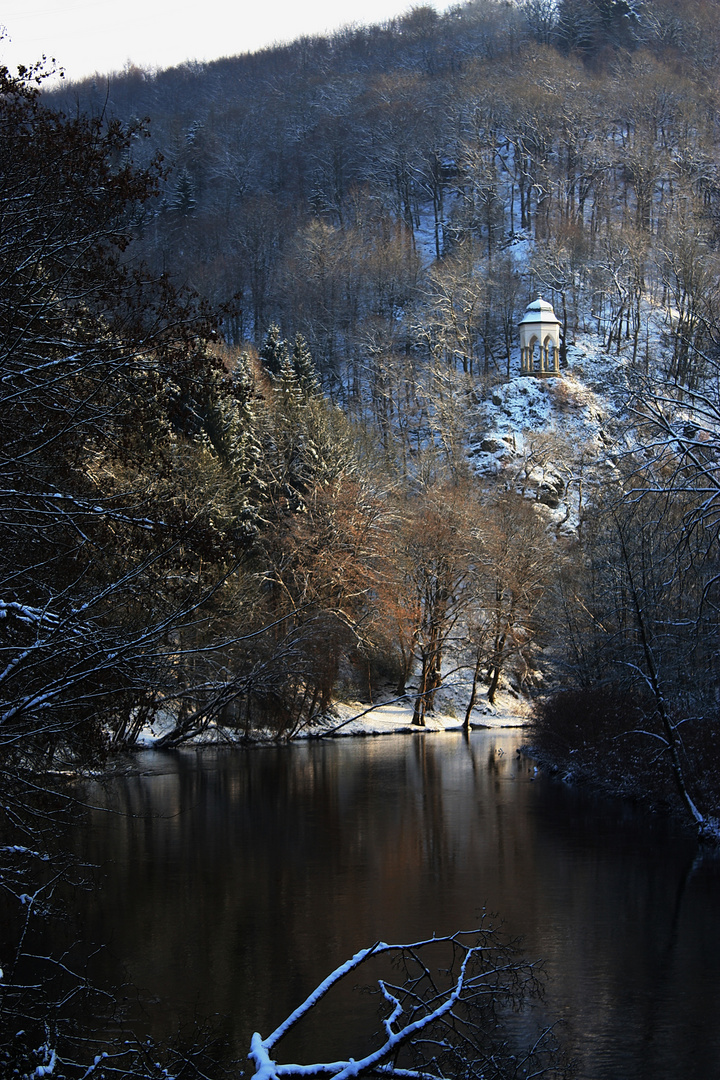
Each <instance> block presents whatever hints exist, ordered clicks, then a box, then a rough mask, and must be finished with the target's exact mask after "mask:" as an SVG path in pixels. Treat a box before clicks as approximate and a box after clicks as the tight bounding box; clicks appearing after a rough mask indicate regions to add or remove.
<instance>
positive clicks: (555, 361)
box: [519, 296, 560, 378]
mask: <svg viewBox="0 0 720 1080" xmlns="http://www.w3.org/2000/svg"><path fill="white" fill-rule="evenodd" d="M519 329H520V370H521V373H522V374H523V375H535V376H536V377H538V378H547V377H549V376H553V375H559V374H560V323H559V321H558V319H557V318H556V317H555V312H554V311H553V306H552V304H548V302H547V300H543V298H542V297H541V296H538V298H537V300H533V302H532V303H531V304H528V306H527V308H526V309H525V315H524V316H523V318H522V319H521V321H520V326H519Z"/></svg>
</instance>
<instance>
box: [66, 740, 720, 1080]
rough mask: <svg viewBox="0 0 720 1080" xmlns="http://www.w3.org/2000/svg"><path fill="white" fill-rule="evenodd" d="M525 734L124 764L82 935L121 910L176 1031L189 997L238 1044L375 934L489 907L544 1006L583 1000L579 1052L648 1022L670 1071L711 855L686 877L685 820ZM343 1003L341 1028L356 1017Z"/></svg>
mask: <svg viewBox="0 0 720 1080" xmlns="http://www.w3.org/2000/svg"><path fill="white" fill-rule="evenodd" d="M521 738H522V736H521V735H520V734H516V735H508V734H498V733H495V732H482V733H474V734H472V735H471V736H470V738H469V739H465V738H463V736H462V735H461V734H459V733H458V735H457V736H455V735H450V734H447V735H442V736H434V735H428V734H425V735H419V736H417V737H414V738H412V739H409V738H406V737H400V738H398V739H394V738H392V737H383V738H382V739H366V740H352V741H350V740H348V741H345V740H342V741H337V742H335V743H331V744H327V745H318V744H312V745H308V746H300V745H298V746H294V747H287V748H280V749H278V748H268V749H258V750H252V751H249V752H248V751H242V752H240V753H216V752H207V753H200V754H195V753H182V754H179V755H176V756H173V757H172V758H168V761H169V763H170V764H169V766H168V771H166V772H165V774H164V775H158V776H144V777H127V778H123V779H122V780H120V781H119V782H118V783H117V784H113V785H112V786H111V788H110V789H109V791H108V801H109V802H111V803H112V805H113V806H114V808H115V809H118V810H122V811H123V812H124V813H127V814H134V815H136V816H121V815H107V814H104V813H100V812H98V813H94V814H93V815H92V828H91V829H90V830H88V831H87V832H86V833H85V834H84V836H83V838H82V839H83V845H84V847H83V852H82V854H83V855H84V856H85V857H87V858H88V860H89V861H95V862H98V863H99V864H101V866H102V867H103V871H104V873H105V874H106V879H105V882H104V885H103V886H102V891H101V892H100V893H99V894H98V898H97V903H96V904H94V906H91V907H90V908H89V909H88V912H87V915H83V920H84V922H85V925H86V934H87V938H88V940H93V939H94V940H96V941H102V940H105V938H106V937H107V935H108V928H110V931H111V936H112V938H113V943H112V944H113V953H114V955H115V956H118V957H124V958H126V959H127V963H128V967H129V975H130V976H131V977H132V978H133V979H134V980H135V981H137V982H138V983H139V984H140V985H142V986H145V987H148V988H150V989H151V990H152V991H153V992H154V993H156V994H157V995H158V996H159V997H161V998H162V999H163V1001H162V1002H161V1004H160V1005H159V1006H158V1009H159V1010H161V1012H162V1014H163V1015H162V1017H161V1019H163V1018H164V1022H165V1023H166V1024H167V1027H168V1029H169V1028H171V1027H172V1026H173V1025H174V1016H175V1012H176V1010H178V1009H179V1008H180V1007H181V1006H182V1005H183V1003H184V1005H185V1006H187V1007H188V1008H191V1007H194V1006H196V1005H197V1006H198V1011H200V1012H214V1011H217V1012H219V1013H221V1014H223V1015H231V1016H232V1024H233V1025H235V1031H234V1038H235V1040H236V1047H237V1049H238V1051H239V1052H240V1051H243V1050H244V1048H245V1047H246V1045H247V1039H248V1038H249V1034H248V1033H249V1030H250V1029H251V1028H253V1027H257V1028H259V1029H260V1030H263V1028H264V1029H265V1030H270V1029H271V1028H272V1026H273V1025H274V1024H275V1023H276V1022H277V1021H278V1020H279V1019H280V1018H281V1015H284V1013H285V1012H287V1011H289V1009H290V1008H292V1007H293V1005H294V1004H296V1002H297V1001H298V1000H301V999H302V997H303V996H304V995H305V994H306V993H307V992H308V991H309V990H310V989H312V987H313V986H314V985H316V984H317V982H318V981H319V979H320V978H321V977H322V976H323V975H324V974H325V973H326V972H327V971H328V970H331V969H332V968H333V967H334V966H335V965H336V964H337V963H338V962H339V960H340V959H343V958H345V957H347V956H350V955H352V954H353V953H354V952H355V951H356V950H357V949H358V948H360V947H361V946H362V945H364V944H366V943H367V942H368V941H374V940H376V939H384V940H398V939H406V940H407V939H409V938H411V937H420V936H424V935H426V934H428V933H432V932H434V931H437V932H438V933H443V932H445V931H446V930H450V931H452V930H455V929H457V928H458V927H460V926H469V925H472V924H473V922H474V921H475V918H476V916H477V913H478V911H479V910H480V909H481V908H482V907H484V906H486V907H487V908H488V910H490V911H495V912H498V913H499V914H500V916H501V917H502V919H503V921H504V923H505V925H506V928H507V930H508V932H509V933H511V934H513V933H521V934H522V935H523V937H524V939H525V944H526V948H527V951H528V954H529V955H530V956H532V957H537V956H543V957H546V958H547V961H548V969H549V971H550V973H551V975H552V976H553V977H552V978H551V980H550V986H549V1011H550V1012H563V1013H565V1014H566V1015H569V1016H570V1024H569V1035H570V1037H571V1039H573V1038H574V1039H576V1041H577V1045H576V1050H577V1051H578V1053H579V1054H580V1055H581V1057H582V1056H583V1055H586V1056H588V1055H590V1054H592V1055H593V1060H595V1057H596V1056H597V1055H596V1053H595V1051H596V1049H597V1047H598V1046H599V1045H602V1046H603V1047H605V1048H607V1047H608V1046H611V1047H612V1046H615V1047H616V1050H613V1051H612V1053H613V1054H615V1053H617V1054H620V1053H621V1052H624V1053H626V1055H629V1056H630V1057H632V1053H633V1052H634V1050H635V1049H637V1047H638V1046H639V1045H641V1043H642V1039H643V1035H644V1037H645V1039H646V1042H647V1045H648V1047H650V1049H649V1050H648V1051H647V1053H648V1060H650V1059H652V1058H653V1053H654V1055H655V1059H656V1060H657V1062H658V1072H657V1076H658V1077H659V1076H662V1072H661V1071H660V1070H661V1067H663V1066H662V1063H661V1062H660V1058H661V1057H662V1056H663V1055H665V1057H666V1058H667V1060H668V1061H672V1060H677V1054H678V1052H679V1049H683V1051H685V1050H688V1052H690V1045H689V1044H690V1034H687V1032H697V1024H698V1023H700V1022H702V1023H707V1024H708V1025H709V1024H710V1017H709V1010H710V1008H711V1007H712V1005H711V1003H712V1001H713V1000H714V992H715V990H716V983H715V981H714V980H715V978H716V977H715V976H714V975H708V971H707V968H708V967H710V965H712V966H713V967H714V970H715V971H720V955H718V953H719V952H720V945H718V942H717V940H716V938H717V931H716V927H715V925H714V911H715V906H714V901H713V897H714V892H713V890H714V889H715V888H716V885H717V869H714V870H713V869H712V868H709V869H708V868H707V867H705V866H702V867H700V868H698V869H697V870H696V871H695V872H694V873H693V875H691V876H690V877H689V878H688V879H687V883H686V884H681V885H678V882H681V883H682V882H683V881H684V878H683V875H686V874H687V869H688V851H689V848H688V846H687V845H686V844H685V843H684V841H683V840H682V838H680V839H678V838H673V836H672V833H671V832H670V830H669V828H668V826H667V825H665V824H663V823H662V822H657V821H655V822H653V820H652V819H651V820H648V819H647V818H646V817H644V816H641V817H640V818H639V819H638V817H637V814H636V812H635V811H633V810H632V809H631V808H629V807H628V806H627V805H626V804H615V803H607V802H604V801H595V800H594V799H593V798H592V797H590V796H588V795H587V794H586V793H582V792H577V791H573V790H571V789H567V788H565V787H563V786H562V785H559V784H551V783H549V782H548V781H546V780H542V779H540V780H539V781H538V782H532V777H533V764H532V762H529V761H528V760H527V759H524V758H522V757H519V756H518V755H517V754H516V747H517V746H518V745H519V744H520V741H521ZM670 928H672V930H671V929H670ZM108 966H109V968H110V967H111V965H110V963H109V962H108ZM108 977H111V976H110V975H109V976H108ZM708 979H711V980H713V981H711V982H710V983H708ZM703 980H705V984H704V985H705V994H704V997H703V999H702V1000H696V997H697V995H696V994H695V992H694V991H693V989H692V987H693V986H695V985H697V986H702V985H703ZM683 995H684V997H683ZM346 1007H347V1008H350V1006H349V1005H348V1004H347V1003H345V1002H343V1003H342V1004H341V1005H339V1006H338V1011H337V1013H335V1014H333V1016H332V1018H331V1021H330V1027H331V1028H332V1027H333V1025H334V1026H335V1027H337V1028H338V1029H341V1028H343V1025H345V1026H347V1025H348V1024H351V1023H352V1022H353V1021H352V1015H353V1014H351V1013H348V1015H347V1017H345V1016H344V1015H343V1009H345V1008H346ZM673 1013H674V1014H675V1016H673V1015H672V1014H673ZM692 1014H695V1016H696V1017H698V1018H699V1020H698V1021H697V1022H696V1021H694V1020H693V1018H692ZM679 1018H682V1019H683V1022H687V1032H686V1034H683V1033H682V1031H681V1030H680V1020H679ZM323 1023H324V1024H325V1025H326V1026H327V1018H325V1020H324V1021H323ZM313 1037H314V1036H313ZM703 1038H704V1043H705V1045H707V1043H708V1038H707V1037H701V1036H699V1035H698V1041H699V1042H700V1043H702V1042H703ZM611 1057H612V1054H611ZM593 1067H594V1066H593ZM603 1067H604V1066H603ZM588 1068H590V1066H588ZM696 1072H697V1074H698V1075H701V1074H702V1075H708V1072H707V1069H706V1070H705V1072H704V1073H703V1072H702V1069H701V1070H700V1071H697V1070H696ZM588 1075H600V1074H599V1073H595V1074H592V1073H589V1074H588ZM605 1075H609V1074H607V1073H606V1074H605ZM628 1075H629V1076H631V1075H632V1073H629V1074H628ZM637 1075H641V1074H640V1073H638V1074H637ZM668 1075H669V1074H668Z"/></svg>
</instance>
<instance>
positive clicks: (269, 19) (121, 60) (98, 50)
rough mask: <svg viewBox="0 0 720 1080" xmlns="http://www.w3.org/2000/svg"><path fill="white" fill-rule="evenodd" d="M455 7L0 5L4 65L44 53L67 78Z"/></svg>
mask: <svg viewBox="0 0 720 1080" xmlns="http://www.w3.org/2000/svg"><path fill="white" fill-rule="evenodd" d="M453 2H456V0H343V2H341V3H338V2H337V0H335V2H333V0H202V2H201V3H197V0H1V2H0V26H2V27H4V29H5V33H6V38H5V40H0V63H4V64H7V66H8V67H9V68H10V69H11V72H12V73H14V71H15V68H16V67H17V65H18V64H30V63H32V62H33V61H35V60H38V59H40V57H41V56H42V55H43V53H44V54H45V55H46V56H48V57H51V56H53V57H55V59H56V60H57V62H58V64H60V65H61V66H62V67H64V68H65V72H66V77H67V78H68V79H81V78H83V77H84V76H86V75H92V74H95V72H100V73H101V74H107V73H109V72H111V71H120V70H122V68H123V67H124V66H125V64H126V63H128V61H129V62H131V63H134V64H137V65H138V66H139V67H145V68H163V67H171V66H173V65H174V64H180V63H182V62H183V61H185V60H214V59H216V58H217V57H219V56H234V55H236V54H238V53H243V52H254V51H255V50H256V49H260V48H262V47H263V46H264V45H271V44H273V43H275V42H284V41H292V40H293V39H294V38H296V37H299V36H300V35H301V34H322V33H324V32H325V31H328V30H334V29H337V28H338V27H340V26H346V25H347V24H349V23H362V24H367V23H375V22H383V21H384V20H385V19H389V18H392V17H393V16H394V15H399V14H402V13H403V12H405V11H408V10H409V9H410V8H411V7H414V6H420V3H424V4H428V3H429V4H431V5H432V6H433V7H435V8H436V9H437V10H438V11H443V10H445V9H446V8H448V7H451V6H453Z"/></svg>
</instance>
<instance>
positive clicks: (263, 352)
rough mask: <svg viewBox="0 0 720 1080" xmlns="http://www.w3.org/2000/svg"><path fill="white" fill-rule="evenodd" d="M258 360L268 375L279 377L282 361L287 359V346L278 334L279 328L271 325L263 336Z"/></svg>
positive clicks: (275, 324) (273, 324)
mask: <svg viewBox="0 0 720 1080" xmlns="http://www.w3.org/2000/svg"><path fill="white" fill-rule="evenodd" d="M260 359H261V360H262V362H263V366H264V367H265V369H266V371H268V372H269V373H270V375H274V376H275V377H276V378H277V376H279V375H280V371H281V369H282V365H283V361H285V360H287V359H288V346H287V342H286V341H285V339H284V338H283V337H282V336H281V334H280V327H279V326H278V325H277V323H272V324H271V325H270V326H269V327H268V330H267V333H266V334H265V341H264V342H263V344H262V348H261V349H260Z"/></svg>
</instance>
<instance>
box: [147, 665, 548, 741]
mask: <svg viewBox="0 0 720 1080" xmlns="http://www.w3.org/2000/svg"><path fill="white" fill-rule="evenodd" d="M468 698H469V684H466V683H465V682H462V683H451V684H449V685H443V686H442V687H440V689H439V690H438V691H437V694H436V699H437V708H436V710H435V711H434V712H428V713H426V716H425V727H424V728H423V727H419V726H417V725H416V724H413V723H412V717H413V700H414V699H413V695H412V691H411V692H410V693H409V694H408V695H407V696H406V697H405V698H402V699H401V700H397V699H395V700H392V699H391V700H390V701H387V702H385V703H376V704H374V705H369V704H364V703H363V702H360V701H350V702H339V703H336V704H335V705H334V706H333V708H332V713H331V715H329V716H328V717H327V718H326V720H325V722H324V723H323V724H321V725H318V726H317V727H313V728H308V729H306V730H303V731H300V732H298V733H297V734H296V735H295V738H298V739H302V738H309V737H313V736H317V735H319V734H323V733H324V734H325V735H326V736H330V735H333V736H337V737H340V736H350V735H394V734H397V733H399V732H408V733H414V734H422V733H423V732H434V731H457V730H459V729H460V728H462V725H463V720H464V718H465V709H466V707H467V701H468ZM529 722H530V707H529V705H528V703H527V702H526V701H524V700H522V699H521V698H519V697H518V696H517V695H515V694H513V693H511V692H509V691H505V690H498V693H497V694H496V697H495V703H494V704H493V705H491V704H490V703H489V701H488V700H487V696H483V693H482V692H481V693H480V694H479V699H478V703H477V705H476V706H475V708H474V709H473V712H472V715H471V718H470V725H471V727H473V728H512V727H523V726H524V725H525V724H528V723H529ZM174 724H175V718H174V716H172V714H171V713H169V712H168V713H160V714H158V716H157V717H155V719H154V720H153V722H152V723H151V724H148V725H147V726H146V728H145V729H144V730H143V731H142V733H141V735H140V737H139V739H138V743H137V745H138V747H140V748H142V749H145V750H151V749H152V748H153V747H154V746H155V744H156V743H157V742H158V741H159V740H160V739H161V738H162V737H163V735H165V734H167V733H168V732H169V731H171V730H172V728H173V727H174ZM274 737H275V736H274V733H273V732H271V731H254V732H253V733H252V736H251V738H252V740H253V741H257V742H259V743H262V742H271V741H273V740H274ZM242 738H243V733H242V732H241V731H232V730H230V729H228V728H220V727H218V726H217V725H216V724H215V723H211V724H209V725H208V726H207V728H206V729H205V730H204V731H203V732H202V734H200V735H197V736H196V737H194V738H193V739H191V740H190V741H189V745H192V746H207V745H215V744H218V743H222V744H223V745H228V744H232V743H233V742H239V741H242Z"/></svg>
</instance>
